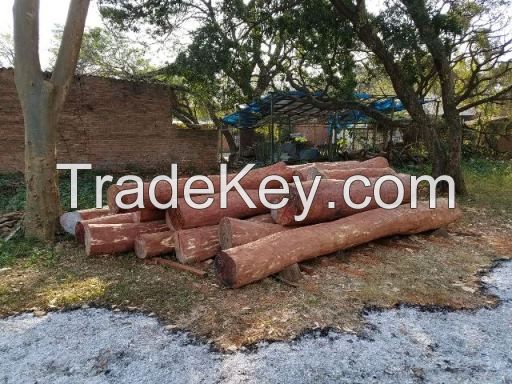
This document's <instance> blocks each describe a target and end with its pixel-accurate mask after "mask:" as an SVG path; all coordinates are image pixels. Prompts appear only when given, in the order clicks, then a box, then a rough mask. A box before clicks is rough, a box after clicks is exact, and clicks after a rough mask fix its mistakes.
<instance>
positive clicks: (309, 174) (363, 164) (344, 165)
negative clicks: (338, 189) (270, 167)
mask: <svg viewBox="0 0 512 384" xmlns="http://www.w3.org/2000/svg"><path fill="white" fill-rule="evenodd" d="M388 167H389V162H388V160H387V159H386V158H385V157H375V158H373V159H370V160H366V161H335V162H321V163H310V164H307V166H305V167H300V168H297V169H294V172H293V175H294V176H299V178H300V179H301V180H302V181H306V180H313V179H314V178H315V176H317V175H320V176H321V172H323V171H328V170H339V171H341V170H351V169H358V168H388Z"/></svg>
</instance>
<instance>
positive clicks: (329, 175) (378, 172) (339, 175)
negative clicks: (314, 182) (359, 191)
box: [313, 168, 396, 180]
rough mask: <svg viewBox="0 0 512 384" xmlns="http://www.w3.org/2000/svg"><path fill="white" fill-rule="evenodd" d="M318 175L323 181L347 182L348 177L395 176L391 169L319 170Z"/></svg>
mask: <svg viewBox="0 0 512 384" xmlns="http://www.w3.org/2000/svg"><path fill="white" fill-rule="evenodd" d="M318 175H319V176H321V177H322V178H323V179H335V180H347V179H348V178H349V177H351V176H355V175H361V176H365V177H381V176H386V175H396V172H395V171H394V170H393V169H392V168H353V169H324V170H319V171H318ZM313 178H314V177H313Z"/></svg>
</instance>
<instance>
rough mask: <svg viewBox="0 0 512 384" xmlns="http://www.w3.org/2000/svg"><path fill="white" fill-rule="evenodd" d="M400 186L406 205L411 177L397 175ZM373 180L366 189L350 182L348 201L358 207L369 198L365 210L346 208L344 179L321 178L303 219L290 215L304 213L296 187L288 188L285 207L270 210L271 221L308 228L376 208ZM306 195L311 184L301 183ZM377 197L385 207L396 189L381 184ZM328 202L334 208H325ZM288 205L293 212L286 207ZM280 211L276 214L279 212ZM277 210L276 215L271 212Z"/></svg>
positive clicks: (396, 191)
mask: <svg viewBox="0 0 512 384" xmlns="http://www.w3.org/2000/svg"><path fill="white" fill-rule="evenodd" d="M396 177H398V178H399V179H400V181H401V182H402V185H403V187H404V197H403V201H402V204H404V203H408V202H409V201H410V199H411V176H410V175H406V174H397V175H396ZM376 181H377V179H376V178H371V179H370V186H369V187H366V186H364V185H363V184H362V183H359V182H358V183H354V184H353V185H351V186H350V198H351V199H352V201H353V202H354V203H356V204H361V203H362V202H364V200H365V199H366V198H367V197H370V198H371V201H370V203H369V204H368V206H366V207H365V208H361V209H356V208H352V207H350V206H348V204H347V202H346V201H345V198H344V196H343V188H344V186H345V180H332V179H323V180H321V181H320V184H319V185H318V189H317V191H316V194H315V198H314V200H313V203H312V204H311V206H310V208H309V211H308V214H307V216H306V218H305V219H304V220H302V221H299V222H296V221H295V218H294V215H299V214H300V213H302V211H303V210H304V206H303V203H302V201H301V199H300V196H299V193H298V190H297V187H296V186H294V185H292V186H290V197H289V198H290V200H289V201H288V204H287V206H285V207H283V208H279V209H277V210H272V214H273V216H274V217H275V221H276V223H278V224H281V225H285V226H291V225H308V224H316V223H321V222H325V221H332V220H336V219H339V218H342V217H346V216H351V215H355V214H357V213H361V212H363V211H368V210H370V209H375V208H378V207H379V206H378V205H377V202H376V201H375V198H374V186H375V183H376ZM302 186H303V188H304V191H305V193H306V194H309V193H310V190H311V186H312V182H311V181H306V182H304V183H303V184H302ZM380 197H381V199H382V201H383V202H384V203H386V204H392V203H394V202H395V200H396V198H397V197H398V189H397V187H396V185H395V183H393V182H392V181H386V182H384V183H383V184H382V185H381V187H380ZM329 203H333V204H334V208H329ZM288 206H290V207H293V208H294V209H290V208H288ZM281 210H282V211H283V212H279V211H281ZM275 211H277V212H275Z"/></svg>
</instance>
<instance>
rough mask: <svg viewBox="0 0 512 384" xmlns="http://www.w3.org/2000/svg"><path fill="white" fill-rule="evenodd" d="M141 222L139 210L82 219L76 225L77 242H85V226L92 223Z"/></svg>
mask: <svg viewBox="0 0 512 384" xmlns="http://www.w3.org/2000/svg"><path fill="white" fill-rule="evenodd" d="M123 223H140V213H139V212H128V213H120V214H118V215H108V216H100V217H95V218H93V219H89V220H80V221H79V222H78V223H76V225H75V239H76V241H77V243H79V244H84V234H85V227H86V226H87V225H91V224H123Z"/></svg>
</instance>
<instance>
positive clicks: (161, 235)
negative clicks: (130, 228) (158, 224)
mask: <svg viewBox="0 0 512 384" xmlns="http://www.w3.org/2000/svg"><path fill="white" fill-rule="evenodd" d="M134 249H135V254H136V255H137V257H138V258H139V259H147V258H150V257H155V256H159V255H164V254H166V253H170V252H172V251H173V250H174V231H165V232H157V233H143V234H141V235H138V236H137V237H136V238H135V246H134Z"/></svg>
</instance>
